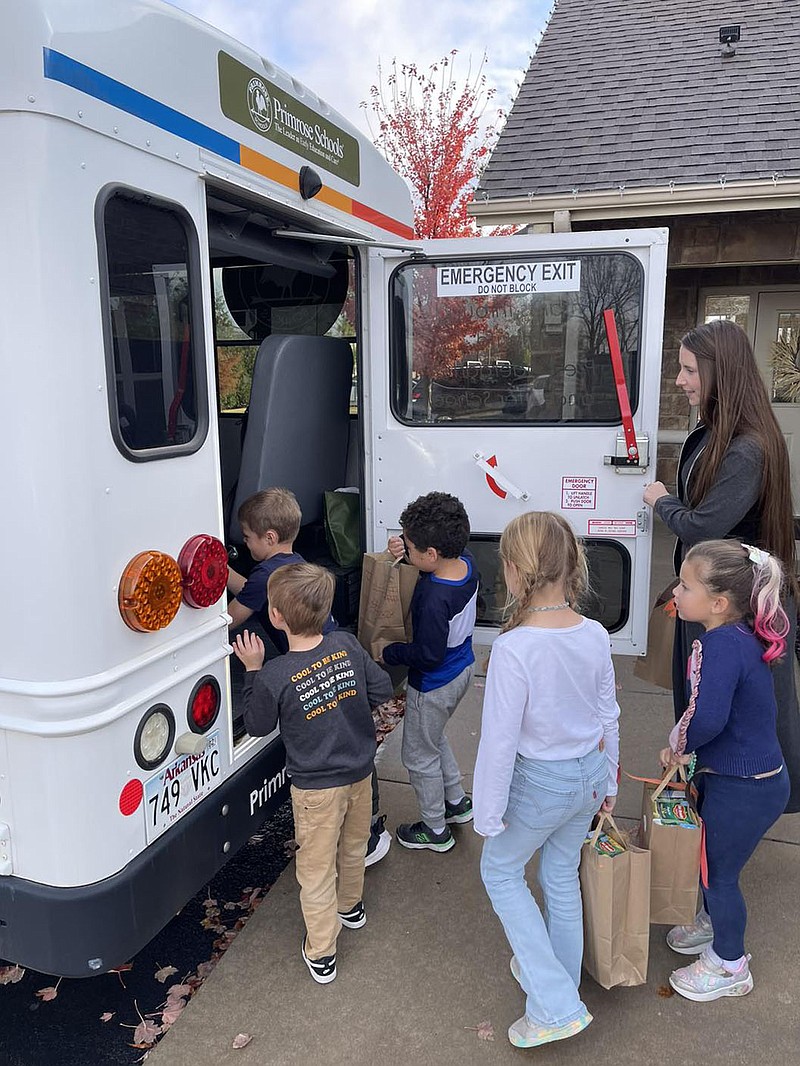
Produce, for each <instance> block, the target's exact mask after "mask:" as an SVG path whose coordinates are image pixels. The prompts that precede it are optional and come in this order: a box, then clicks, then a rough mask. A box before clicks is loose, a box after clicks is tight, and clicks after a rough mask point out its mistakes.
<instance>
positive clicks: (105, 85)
mask: <svg viewBox="0 0 800 1066" xmlns="http://www.w3.org/2000/svg"><path fill="white" fill-rule="evenodd" d="M44 76H45V77H46V78H50V79H52V80H53V81H60V82H63V84H64V85H71V86H72V88H73V89H77V90H78V91H79V92H83V93H87V94H88V95H89V96H93V97H95V99H97V100H103V101H104V102H105V103H107V104H111V106H112V107H117V108H119V109H120V110H121V111H127V112H128V114H129V115H135V116H136V118H140V119H143V120H144V121H145V122H149V123H151V124H152V125H154V126H158V127H159V128H160V129H162V130H166V131H167V132H168V133H174V134H175V135H176V136H177V137H182V138H183V139H184V140H185V141H190V142H191V143H192V144H196V145H199V147H200V148H207V149H208V150H209V151H211V152H215V153H216V154H217V155H221V156H223V157H224V158H225V159H230V160H231V161H232V162H234V163H238V162H239V142H238V141H234V140H233V139H232V138H230V137H226V136H224V134H222V133H217V131H216V130H213V129H211V127H210V126H205V125H203V123H202V122H197V121H196V120H195V119H193V118H189V116H188V115H184V114H182V113H181V112H180V111H175V110H174V109H173V108H171V107H167V106H166V104H162V103H159V101H158V100H154V99H153V98H152V97H151V96H145V94H144V93H140V92H137V90H136V89H131V88H130V86H128V85H123V84H122V82H120V81H115V80H114V79H113V78H109V77H107V76H106V75H105V74H101V73H100V72H99V71H97V70H93V69H92V68H91V67H87V66H84V64H83V63H78V62H77V61H76V60H74V59H70V57H69V56H65V55H63V54H62V53H61V52H56V51H54V50H53V49H52V48H45V49H44Z"/></svg>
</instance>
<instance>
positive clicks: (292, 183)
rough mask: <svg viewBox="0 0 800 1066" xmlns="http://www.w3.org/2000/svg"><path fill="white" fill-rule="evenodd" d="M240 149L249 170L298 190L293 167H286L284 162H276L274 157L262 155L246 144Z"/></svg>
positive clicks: (242, 161) (243, 162)
mask: <svg viewBox="0 0 800 1066" xmlns="http://www.w3.org/2000/svg"><path fill="white" fill-rule="evenodd" d="M240 151H241V163H242V166H243V167H247V169H248V170H254V171H255V172H256V174H261V175H262V176H263V177H265V178H269V179H270V181H276V182H277V183H278V185H285V186H286V188H287V189H293V190H294V191H295V192H297V191H298V179H297V171H296V170H292V168H291V167H285V166H284V165H283V163H276V162H275V160H274V159H270V158H269V156H266V155H262V154H261V152H254V151H253V149H252V148H248V147H247V145H245V144H243V145H241V146H240Z"/></svg>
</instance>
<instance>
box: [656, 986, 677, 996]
mask: <svg viewBox="0 0 800 1066" xmlns="http://www.w3.org/2000/svg"><path fill="white" fill-rule="evenodd" d="M658 994H659V996H661V997H662V998H663V999H669V997H670V996H674V995H675V992H674V991H673V989H672V988H670V986H669V985H659V986H658Z"/></svg>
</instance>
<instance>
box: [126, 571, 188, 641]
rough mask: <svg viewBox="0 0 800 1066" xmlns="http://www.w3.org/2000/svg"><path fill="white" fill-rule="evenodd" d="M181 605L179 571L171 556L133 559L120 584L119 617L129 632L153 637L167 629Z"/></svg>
mask: <svg viewBox="0 0 800 1066" xmlns="http://www.w3.org/2000/svg"><path fill="white" fill-rule="evenodd" d="M180 605H181V571H180V567H179V566H178V564H177V563H176V562H175V560H174V559H173V558H172V556H170V555H166V554H165V553H164V552H157V551H146V552H140V553H139V554H138V555H136V556H134V558H133V559H131V561H130V562H129V563H128V565H127V566H126V567H125V570H124V571H123V574H122V578H121V580H120V583H119V613H120V614H121V615H122V620H123V621H124V622H125V624H126V625H127V626H130V628H131V629H135V630H137V631H138V632H140V633H152V632H154V631H155V630H157V629H163V628H164V627H165V626H168V625H169V624H170V622H171V621H172V619H173V618H174V617H175V615H176V614H177V613H178V608H179V607H180Z"/></svg>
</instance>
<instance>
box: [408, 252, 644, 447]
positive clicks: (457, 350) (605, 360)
mask: <svg viewBox="0 0 800 1066" xmlns="http://www.w3.org/2000/svg"><path fill="white" fill-rule="evenodd" d="M562 265H563V266H569V267H570V268H571V269H572V270H573V271H574V274H575V277H576V278H577V279H579V287H578V285H576V286H575V288H574V290H572V291H570V290H569V289H568V288H567V287H566V286H563V287H561V288H560V289H559V290H558V291H547V290H545V291H539V288H538V286H536V285H534V284H530V285H525V284H520V285H518V286H517V288H518V289H519V290H520V291H513V289H512V293H511V294H509V293H508V292H507V291H506V293H504V294H503V295H491V291H490V290H491V287H492V286H491V285H490V284H489V283H487V284H486V285H482V286H476V285H472V286H461V288H465V289H468V290H469V289H470V288H472V289H473V290H474V289H475V288H479V289H481V290H482V289H484V288H485V289H486V290H487V293H486V294H481V295H476V294H470V295H462V294H460V293H459V291H458V290H459V286H458V285H455V284H454V283H453V281H452V278H453V277H455V276H456V275H458V276H459V277H463V276H465V275H467V274H468V275H469V276H470V278H474V277H475V276H476V275H478V274H479V272H481V271H482V272H483V273H482V275H481V276H483V277H485V278H487V279H489V278H491V277H492V276H494V275H493V273H492V272H493V271H497V270H498V269H501V268H498V267H497V266H496V265H492V264H489V263H488V262H484V261H481V260H468V261H462V262H460V263H459V264H458V265H457V266H455V267H454V266H452V265H448V266H442V265H441V264H438V265H437V264H436V263H435V262H425V263H408V264H405V265H404V266H402V267H400V268H399V269H398V270H397V271H395V273H394V275H393V277H392V289H391V321H392V326H391V338H392V349H393V358H392V371H393V390H392V393H393V395H392V405H393V412H394V414H395V417H397V418H398V419H399V420H400V421H402V422H408V423H413V424H415V425H420V424H422V425H433V424H437V423H442V422H447V423H453V422H458V423H460V424H462V425H464V424H473V425H474V424H480V425H482V426H485V425H487V424H491V425H529V426H530V425H536V424H539V425H542V424H548V425H553V424H554V423H556V424H557V423H562V424H568V425H575V424H576V423H584V424H585V423H595V424H597V423H609V424H614V423H616V422H618V421H619V405H618V400H617V393H616V389H615V386H614V375H613V370H612V366H611V360H610V358H609V353H608V344H607V342H606V334H605V326H604V321H603V311H604V310H605V309H606V308H613V309H614V312H615V316H616V322H617V329H618V331H619V338H620V344H621V346H622V359H623V365H624V367H625V376H626V379H627V382H628V389H629V391H630V396H631V403H632V405H633V407H634V410H635V408H636V401H637V394H638V376H639V359H640V352H639V348H640V343H641V341H640V319H641V307H642V292H643V278H644V272H643V270H642V267H641V265H640V264H639V262H638V261H637V260H636V259H635V258H634V257H633V256H631V255H628V254H627V253H624V252H603V253H582V254H579V255H575V256H573V257H571V260H570V262H569V263H566V264H562ZM548 267H550V268H552V264H551V263H549V262H545V261H537V260H536V259H533V258H531V259H529V260H519V259H515V260H511V259H509V260H508V261H507V262H506V263H504V264H503V265H502V269H504V270H511V269H513V271H514V273H515V276H522V274H523V273H524V272H525V271H526V270H529V271H530V273H531V276H532V277H537V278H538V277H539V274H541V273H544V272H545V271H546V268H548ZM537 270H539V274H537V273H536V271H537ZM443 279H444V280H443ZM498 287H501V286H498ZM505 288H506V289H507V288H508V287H507V286H506V287H505ZM453 290H455V292H454V291H453ZM526 290H531V291H526Z"/></svg>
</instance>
